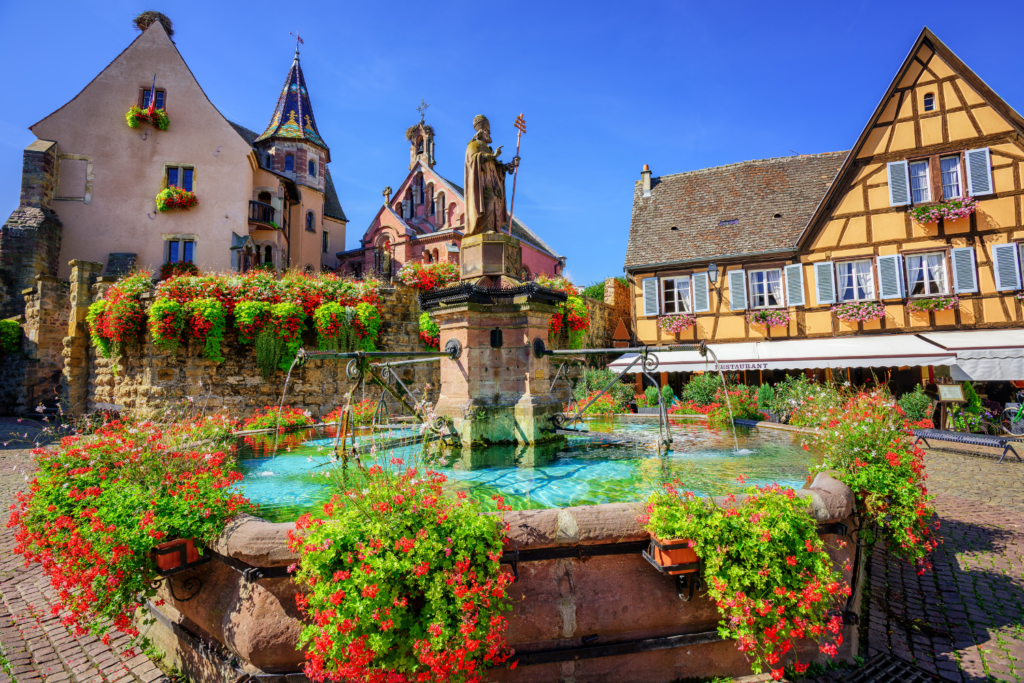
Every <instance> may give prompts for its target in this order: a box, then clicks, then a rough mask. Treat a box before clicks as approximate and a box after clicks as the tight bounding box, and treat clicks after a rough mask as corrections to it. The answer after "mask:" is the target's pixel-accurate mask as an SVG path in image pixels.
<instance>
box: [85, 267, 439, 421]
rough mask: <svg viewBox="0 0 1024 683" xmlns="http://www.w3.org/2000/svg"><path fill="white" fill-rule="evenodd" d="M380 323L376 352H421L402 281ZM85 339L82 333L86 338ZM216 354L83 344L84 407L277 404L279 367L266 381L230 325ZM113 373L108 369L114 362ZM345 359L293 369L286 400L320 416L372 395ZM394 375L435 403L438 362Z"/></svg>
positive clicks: (386, 300)
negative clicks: (110, 354)
mask: <svg viewBox="0 0 1024 683" xmlns="http://www.w3.org/2000/svg"><path fill="white" fill-rule="evenodd" d="M103 280H105V278H102V279H101V280H100V281H99V282H97V283H96V284H94V285H93V286H92V289H93V292H92V293H93V296H94V297H96V296H98V295H99V294H100V293H101V292H102V290H103V289H105V288H106V286H108V283H106V282H104V281H103ZM382 299H383V301H382V304H381V317H382V319H383V324H382V326H381V333H380V339H379V340H378V342H379V343H378V348H379V349H380V350H381V351H409V352H419V351H425V350H427V349H426V348H425V347H424V346H423V344H421V343H420V341H419V315H420V309H419V300H418V297H417V292H416V290H413V289H411V288H409V287H406V286H405V285H401V284H399V285H397V286H396V287H395V288H394V289H387V290H384V291H383V292H382ZM87 339H88V336H87V333H86V340H87ZM303 345H304V347H305V348H306V349H309V350H315V349H316V334H315V333H314V332H306V334H305V337H304V338H303ZM222 355H223V356H224V358H225V361H224V362H223V363H214V362H213V361H210V360H207V359H206V358H204V357H203V356H202V347H201V345H199V344H195V343H191V344H189V345H187V346H182V347H180V348H179V349H178V350H177V351H175V352H173V353H172V352H170V351H165V350H161V349H157V348H156V347H154V346H153V344H152V341H151V339H150V338H149V335H148V334H147V335H146V338H145V340H144V342H143V344H142V346H141V348H139V349H137V350H135V351H132V352H130V353H129V354H127V355H125V356H123V357H121V358H119V359H116V361H115V360H112V359H106V358H102V357H99V356H98V355H97V353H96V350H95V349H94V348H92V347H91V345H90V346H89V348H88V363H87V373H88V374H87V380H86V382H87V405H88V409H89V410H94V409H95V408H96V404H114V405H118V406H123V407H125V408H131V409H140V410H144V411H151V412H160V411H162V410H165V409H167V408H169V407H172V406H173V405H176V404H180V403H181V402H182V401H185V400H192V401H194V402H196V403H198V404H200V405H205V406H207V407H208V408H213V409H222V408H223V409H225V410H227V411H228V412H229V413H231V414H237V415H247V414H250V413H252V412H253V411H254V410H255V409H257V408H261V407H263V406H267V405H277V404H278V403H279V402H280V401H281V394H282V391H283V390H284V385H285V379H286V373H285V372H284V371H280V370H279V371H277V372H275V373H274V375H273V376H272V377H271V378H270V379H269V380H264V379H263V377H262V375H261V374H260V371H259V368H257V367H256V352H255V349H254V348H253V346H252V345H244V344H241V343H239V341H238V335H237V333H236V330H235V329H234V325H233V323H230V322H229V324H228V330H227V332H226V334H225V339H224V345H223V347H222ZM115 362H116V364H117V371H116V372H115V371H114V367H113V366H114V364H115ZM346 363H347V361H345V360H310V361H309V362H307V363H306V365H305V366H303V367H299V368H296V369H295V370H294V372H293V373H292V377H291V380H290V382H289V384H288V391H287V394H286V396H285V399H284V403H285V404H286V405H291V406H294V407H297V408H302V409H304V410H309V411H310V412H311V413H312V414H313V416H314V417H320V416H322V415H326V414H327V413H329V412H330V411H332V410H334V409H335V408H336V407H338V406H339V405H341V404H343V403H344V400H345V398H344V397H345V394H346V393H347V392H349V391H353V392H354V393H353V400H360V399H362V398H364V397H365V398H372V399H374V400H376V399H378V398H379V397H380V395H381V389H380V387H378V386H376V385H375V384H373V383H372V382H371V381H369V380H367V381H366V385H365V387H364V386H363V385H361V384H358V383H356V382H354V381H353V380H351V379H349V378H348V377H347V376H346V375H345V366H346ZM395 370H396V374H397V376H398V377H399V378H400V379H401V380H402V382H404V383H405V385H406V386H407V387H408V388H409V390H410V391H411V392H412V393H413V395H414V396H415V397H416V398H417V399H420V398H422V397H423V391H424V388H425V385H427V384H429V385H430V386H431V390H430V393H429V398H430V399H431V400H436V398H437V387H438V383H439V380H440V370H439V364H438V363H436V362H434V363H422V364H414V365H403V366H399V367H397V368H395ZM388 406H389V408H390V409H391V411H392V412H393V413H395V412H401V409H400V406H399V405H398V404H397V402H395V401H393V400H391V398H390V396H389V397H388Z"/></svg>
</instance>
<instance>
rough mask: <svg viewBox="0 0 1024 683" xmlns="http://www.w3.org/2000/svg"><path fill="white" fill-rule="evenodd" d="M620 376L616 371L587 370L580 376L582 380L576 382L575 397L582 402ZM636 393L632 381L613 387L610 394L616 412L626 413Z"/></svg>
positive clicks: (616, 384)
mask: <svg viewBox="0 0 1024 683" xmlns="http://www.w3.org/2000/svg"><path fill="white" fill-rule="evenodd" d="M618 375H619V373H617V372H615V371H614V370H596V369H593V368H587V369H585V370H584V371H583V372H582V373H581V374H580V378H579V379H578V380H577V381H576V385H575V387H573V397H574V398H575V399H576V400H577V401H582V400H583V399H585V398H586V397H587V396H590V395H591V394H593V392H595V391H600V390H601V389H603V388H604V387H605V385H606V384H608V383H609V382H611V381H612V380H613V379H615V378H616V377H618ZM627 377H628V379H630V380H631V379H632V378H631V377H629V376H627ZM634 391H635V385H634V384H633V382H632V381H620V382H616V383H615V384H613V385H612V387H611V389H609V390H608V393H609V394H611V397H612V400H613V401H614V408H615V410H614V412H624V411H625V407H626V406H628V405H629V404H630V402H631V401H632V400H633V392H634Z"/></svg>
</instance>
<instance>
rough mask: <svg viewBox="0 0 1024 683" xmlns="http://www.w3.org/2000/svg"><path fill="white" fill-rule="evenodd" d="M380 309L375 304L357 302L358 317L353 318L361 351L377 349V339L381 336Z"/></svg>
mask: <svg viewBox="0 0 1024 683" xmlns="http://www.w3.org/2000/svg"><path fill="white" fill-rule="evenodd" d="M380 324H381V319H380V309H379V308H377V307H376V306H374V305H373V304H367V303H361V304H356V317H355V318H354V319H353V327H354V329H355V333H356V338H357V339H358V342H357V346H358V347H359V350H360V351H376V350H377V339H378V337H380Z"/></svg>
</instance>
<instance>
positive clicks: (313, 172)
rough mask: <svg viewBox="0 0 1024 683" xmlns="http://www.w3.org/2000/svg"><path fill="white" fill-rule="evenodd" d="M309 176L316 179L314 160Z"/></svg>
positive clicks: (310, 164)
mask: <svg viewBox="0 0 1024 683" xmlns="http://www.w3.org/2000/svg"><path fill="white" fill-rule="evenodd" d="M309 175H310V176H311V177H313V178H316V162H315V161H312V160H310V162H309Z"/></svg>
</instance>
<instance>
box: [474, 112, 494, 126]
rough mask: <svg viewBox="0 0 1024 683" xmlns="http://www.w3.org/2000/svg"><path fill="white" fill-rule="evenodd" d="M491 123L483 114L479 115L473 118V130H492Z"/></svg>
mask: <svg viewBox="0 0 1024 683" xmlns="http://www.w3.org/2000/svg"><path fill="white" fill-rule="evenodd" d="M490 127H491V122H490V121H488V120H487V117H486V116H484V115H483V114H477V115H476V116H474V117H473V128H475V129H476V130H481V129H483V128H490Z"/></svg>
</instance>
